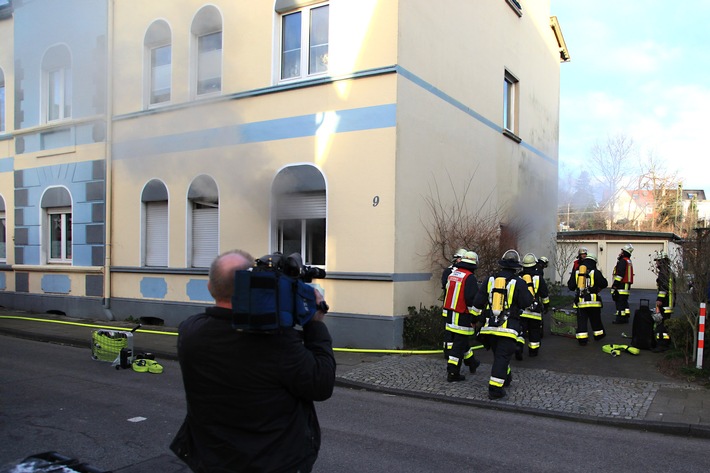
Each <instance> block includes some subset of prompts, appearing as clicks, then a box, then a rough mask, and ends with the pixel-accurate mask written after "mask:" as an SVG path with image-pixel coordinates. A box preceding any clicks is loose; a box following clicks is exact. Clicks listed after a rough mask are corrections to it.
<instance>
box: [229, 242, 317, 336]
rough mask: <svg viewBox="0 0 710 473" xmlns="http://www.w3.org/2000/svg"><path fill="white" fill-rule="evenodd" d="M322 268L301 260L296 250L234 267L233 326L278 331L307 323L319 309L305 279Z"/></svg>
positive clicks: (308, 280) (307, 280)
mask: <svg viewBox="0 0 710 473" xmlns="http://www.w3.org/2000/svg"><path fill="white" fill-rule="evenodd" d="M322 278H325V271H324V270H323V269H320V268H314V267H311V266H306V265H304V264H303V259H302V258H301V255H300V254H298V253H292V254H291V255H289V256H287V257H285V256H284V255H283V254H281V253H278V252H277V253H273V254H270V255H266V256H262V257H261V258H259V259H257V260H256V261H255V263H254V266H253V267H252V268H249V269H247V270H243V271H237V272H236V273H235V276H234V295H233V296H232V327H233V328H234V329H236V330H238V331H246V332H267V333H268V332H272V333H273V332H278V331H279V330H281V329H283V328H291V327H293V326H295V325H296V324H298V325H301V326H303V325H305V324H306V323H308V322H309V321H310V320H311V318H312V317H313V315H314V314H315V313H316V310H318V307H317V304H316V297H315V293H314V289H313V287H312V286H310V285H309V284H308V283H310V282H311V281H313V279H322Z"/></svg>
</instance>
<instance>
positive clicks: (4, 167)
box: [0, 158, 15, 172]
mask: <svg viewBox="0 0 710 473" xmlns="http://www.w3.org/2000/svg"><path fill="white" fill-rule="evenodd" d="M14 170H15V159H14V158H2V159H0V172H12V171H14Z"/></svg>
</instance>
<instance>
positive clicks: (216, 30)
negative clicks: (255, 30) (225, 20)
mask: <svg viewBox="0 0 710 473" xmlns="http://www.w3.org/2000/svg"><path fill="white" fill-rule="evenodd" d="M191 33H192V50H193V64H194V67H193V76H194V87H195V89H194V90H195V95H205V94H211V93H217V92H220V91H221V90H222V15H221V14H220V13H219V10H217V8H215V7H214V6H211V5H208V6H205V7H202V9H200V11H199V12H197V15H195V19H194V20H193V22H192V28H191Z"/></svg>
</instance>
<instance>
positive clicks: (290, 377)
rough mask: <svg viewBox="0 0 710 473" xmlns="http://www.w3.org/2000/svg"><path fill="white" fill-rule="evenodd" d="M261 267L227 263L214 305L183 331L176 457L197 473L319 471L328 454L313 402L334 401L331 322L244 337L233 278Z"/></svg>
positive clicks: (317, 318)
mask: <svg viewBox="0 0 710 473" xmlns="http://www.w3.org/2000/svg"><path fill="white" fill-rule="evenodd" d="M253 264H254V258H253V257H252V256H251V255H250V254H249V253H247V252H245V251H241V250H232V251H228V252H226V253H223V254H221V255H219V256H218V257H217V258H216V259H215V260H214V262H213V263H212V265H211V267H210V271H209V281H208V283H207V288H208V290H209V291H210V294H211V295H212V297H214V299H215V304H214V306H212V307H208V308H207V309H206V310H205V312H204V313H202V314H197V315H194V316H192V317H190V318H188V319H187V320H185V321H184V322H183V323H182V324H181V325H180V329H179V337H178V359H179V361H180V368H181V370H182V376H183V384H184V387H185V397H186V400H187V416H186V417H185V421H184V422H183V425H182V427H181V428H180V430H179V432H178V433H177V435H176V437H175V439H174V440H173V442H172V444H171V445H170V448H171V449H172V450H173V452H175V454H176V455H177V456H178V457H180V459H182V460H183V461H184V462H185V463H187V464H188V466H189V467H190V468H191V469H192V470H193V471H195V472H221V471H264V472H266V471H284V472H310V471H311V469H312V468H313V464H314V463H315V461H316V458H317V456H318V450H319V449H320V434H321V433H320V426H319V424H318V418H317V416H316V410H315V406H314V404H313V403H314V401H325V400H326V399H328V398H330V396H331V395H332V393H333V387H334V384H335V357H334V355H333V348H332V340H331V337H330V334H329V332H328V328H327V327H326V325H325V324H324V323H323V318H324V317H325V313H324V312H323V310H322V309H320V310H318V311H317V312H316V313H315V315H314V316H313V317H312V319H311V320H310V321H309V322H308V323H306V324H305V325H304V326H303V330H302V331H300V330H296V329H295V328H283V329H281V330H280V331H279V332H278V333H267V332H263V333H258V332H239V331H236V330H235V329H234V328H233V327H232V295H233V293H234V279H235V278H234V275H235V273H236V272H237V271H241V270H245V269H248V268H250V267H252V266H253ZM314 291H315V295H316V301H317V302H320V301H322V300H323V297H322V296H321V295H320V293H319V292H318V291H317V290H315V289H314ZM321 307H327V305H325V304H324V305H322V306H321Z"/></svg>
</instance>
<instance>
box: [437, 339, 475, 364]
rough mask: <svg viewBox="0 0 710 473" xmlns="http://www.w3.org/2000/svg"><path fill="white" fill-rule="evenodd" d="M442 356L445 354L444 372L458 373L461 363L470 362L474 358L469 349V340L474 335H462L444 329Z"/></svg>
mask: <svg viewBox="0 0 710 473" xmlns="http://www.w3.org/2000/svg"><path fill="white" fill-rule="evenodd" d="M444 337H445V339H444V356H446V359H447V362H446V372H447V373H451V374H459V373H460V372H461V365H462V364H463V363H464V362H465V363H466V364H468V363H470V362H471V361H472V360H474V359H475V357H474V355H473V350H472V349H471V341H472V340H473V338H474V335H473V334H471V335H463V334H461V333H456V332H450V331H448V330H447V331H446V334H445V335H444Z"/></svg>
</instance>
